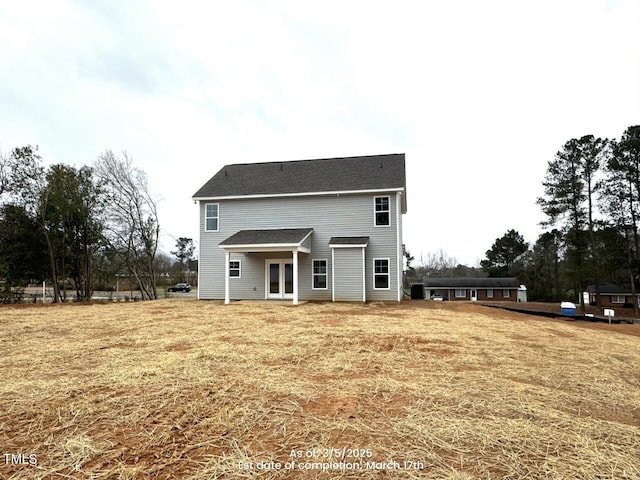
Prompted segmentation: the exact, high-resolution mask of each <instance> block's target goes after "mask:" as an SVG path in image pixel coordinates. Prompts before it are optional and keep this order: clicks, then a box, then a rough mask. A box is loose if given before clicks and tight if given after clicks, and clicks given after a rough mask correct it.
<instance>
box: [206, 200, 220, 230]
mask: <svg viewBox="0 0 640 480" xmlns="http://www.w3.org/2000/svg"><path fill="white" fill-rule="evenodd" d="M218 210H219V207H218V204H217V203H207V204H206V205H205V206H204V230H205V231H206V232H217V231H218V213H219V211H218Z"/></svg>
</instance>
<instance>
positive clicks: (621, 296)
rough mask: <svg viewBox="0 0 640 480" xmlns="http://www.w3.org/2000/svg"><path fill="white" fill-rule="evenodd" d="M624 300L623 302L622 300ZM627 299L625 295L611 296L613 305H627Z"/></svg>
mask: <svg viewBox="0 0 640 480" xmlns="http://www.w3.org/2000/svg"><path fill="white" fill-rule="evenodd" d="M621 298H622V301H620V299H621ZM626 299H627V297H626V296H625V295H611V303H626V302H625V300H626Z"/></svg>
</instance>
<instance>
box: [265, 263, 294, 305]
mask: <svg viewBox="0 0 640 480" xmlns="http://www.w3.org/2000/svg"><path fill="white" fill-rule="evenodd" d="M266 267H267V268H266V272H267V275H266V276H267V279H266V290H267V295H266V296H267V298H279V299H283V298H293V263H292V262H291V261H290V260H267V265H266Z"/></svg>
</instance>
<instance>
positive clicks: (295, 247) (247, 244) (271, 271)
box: [219, 228, 313, 305]
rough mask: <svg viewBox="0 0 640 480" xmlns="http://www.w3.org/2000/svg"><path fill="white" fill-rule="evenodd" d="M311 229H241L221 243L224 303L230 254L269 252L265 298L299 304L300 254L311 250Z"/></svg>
mask: <svg viewBox="0 0 640 480" xmlns="http://www.w3.org/2000/svg"><path fill="white" fill-rule="evenodd" d="M312 233H313V228H281V229H274V230H241V231H239V232H237V233H235V234H234V235H232V236H230V237H228V238H227V239H225V240H223V241H222V242H220V245H219V247H220V248H222V249H223V250H224V252H225V273H224V303H225V304H229V303H230V302H231V297H230V288H229V279H230V275H231V274H230V271H231V269H230V262H231V254H232V253H243V254H253V253H255V254H268V255H267V259H266V260H265V280H264V283H265V299H279V300H283V299H290V300H291V301H292V303H293V305H298V303H299V291H300V289H299V255H300V254H309V253H310V251H311V247H310V244H311V242H310V237H311V234H312Z"/></svg>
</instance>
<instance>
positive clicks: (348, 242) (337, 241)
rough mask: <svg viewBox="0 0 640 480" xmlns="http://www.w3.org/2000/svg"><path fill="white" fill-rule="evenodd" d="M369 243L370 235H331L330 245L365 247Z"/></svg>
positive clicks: (337, 246)
mask: <svg viewBox="0 0 640 480" xmlns="http://www.w3.org/2000/svg"><path fill="white" fill-rule="evenodd" d="M368 245H369V237H331V239H330V240H329V247H331V248H354V247H360V248H364V247H367V246H368Z"/></svg>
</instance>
